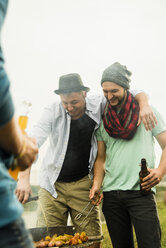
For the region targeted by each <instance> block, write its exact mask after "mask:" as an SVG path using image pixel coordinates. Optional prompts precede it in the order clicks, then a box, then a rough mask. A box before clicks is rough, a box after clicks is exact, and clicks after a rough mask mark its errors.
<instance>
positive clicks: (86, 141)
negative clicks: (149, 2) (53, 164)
mask: <svg viewBox="0 0 166 248" xmlns="http://www.w3.org/2000/svg"><path fill="white" fill-rule="evenodd" d="M94 128H95V122H94V121H93V120H92V119H91V118H90V117H89V116H87V115H86V114H84V115H83V116H82V117H81V118H79V119H77V120H71V125H70V136H69V142H68V147H67V152H66V156H65V159H64V162H63V165H62V169H61V172H60V174H59V177H58V179H57V181H62V182H73V181H77V180H79V179H81V178H82V177H84V176H86V175H88V173H89V169H88V166H89V155H90V149H91V138H92V134H93V131H94Z"/></svg>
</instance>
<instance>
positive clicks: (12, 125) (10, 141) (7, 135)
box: [0, 117, 23, 155]
mask: <svg viewBox="0 0 166 248" xmlns="http://www.w3.org/2000/svg"><path fill="white" fill-rule="evenodd" d="M22 146H23V134H22V132H21V129H20V128H19V125H18V123H17V121H16V119H15V117H13V118H12V119H11V120H10V121H9V122H8V123H7V124H5V125H4V126H2V127H1V128H0V147H1V148H3V149H4V150H6V151H8V152H11V153H12V154H13V155H18V154H19V153H20V151H21V149H22Z"/></svg>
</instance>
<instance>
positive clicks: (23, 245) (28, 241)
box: [0, 218, 34, 248]
mask: <svg viewBox="0 0 166 248" xmlns="http://www.w3.org/2000/svg"><path fill="white" fill-rule="evenodd" d="M0 247H1V248H34V245H33V241H32V238H31V236H30V234H29V232H28V230H26V228H25V225H24V221H23V220H22V218H20V219H18V220H16V221H14V222H12V223H10V224H8V225H6V226H4V227H1V228H0Z"/></svg>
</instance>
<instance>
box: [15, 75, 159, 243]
mask: <svg viewBox="0 0 166 248" xmlns="http://www.w3.org/2000/svg"><path fill="white" fill-rule="evenodd" d="M88 91H89V88H88V87H86V86H84V85H83V82H82V80H81V78H80V76H79V74H77V73H71V74H67V75H63V76H61V77H60V79H59V89H57V90H55V93H56V94H58V95H59V96H60V100H61V101H58V102H55V103H53V104H51V105H50V106H48V107H46V108H45V109H44V112H43V114H42V117H41V119H40V120H39V122H38V123H37V124H36V125H35V126H34V127H33V129H32V130H31V132H30V133H31V136H32V137H35V138H36V140H37V143H38V147H41V146H42V144H43V143H44V142H45V141H46V139H47V138H48V137H49V146H48V150H47V152H46V155H45V157H44V160H43V163H42V165H41V168H40V171H39V184H40V187H41V188H40V191H39V201H40V206H42V208H41V209H39V212H38V218H37V226H46V220H47V224H48V226H59V225H66V224H67V219H68V215H69V213H70V216H71V219H72V222H73V225H74V226H75V228H76V232H81V231H85V232H86V234H87V235H88V236H89V237H92V236H93V237H94V236H95V237H101V226H100V221H99V208H98V206H96V207H95V208H94V209H93V211H92V212H91V213H90V215H89V216H88V218H87V219H86V221H85V223H84V225H81V222H82V220H83V218H84V217H85V215H86V214H87V213H88V211H89V210H90V208H91V205H90V206H89V208H87V209H86V211H85V212H84V215H83V216H82V218H80V219H79V220H77V219H75V217H76V215H77V214H78V213H80V212H81V211H82V209H83V208H84V207H85V206H86V204H87V203H88V201H89V190H90V188H91V186H92V180H91V178H90V177H89V175H90V174H92V167H93V164H94V160H95V158H96V154H97V141H96V138H95V135H94V131H95V130H96V129H97V128H98V127H99V124H100V121H101V115H102V113H103V109H104V106H105V103H106V100H105V98H104V96H102V95H98V96H89V97H86V94H87V92H88ZM136 97H137V98H138V100H139V98H140V99H142V101H144V100H145V104H143V103H142V102H141V100H140V103H141V104H140V106H142V111H143V112H144V108H143V105H144V106H145V108H148V105H147V104H146V100H147V98H146V96H145V94H144V93H140V94H137V96H136ZM145 112H146V111H145ZM148 113H150V116H152V115H151V114H152V112H151V111H149V112H148ZM148 117H149V116H148ZM153 120H154V119H153V116H152V121H153ZM29 177H30V169H29V170H27V171H26V172H22V173H20V175H19V181H18V187H17V191H16V194H17V196H18V198H19V200H20V201H21V202H26V200H27V199H28V197H29V194H30V192H31V189H30V183H29V181H30V180H29ZM43 212H44V214H43ZM44 216H45V218H44ZM92 247H100V244H95V245H94V246H92Z"/></svg>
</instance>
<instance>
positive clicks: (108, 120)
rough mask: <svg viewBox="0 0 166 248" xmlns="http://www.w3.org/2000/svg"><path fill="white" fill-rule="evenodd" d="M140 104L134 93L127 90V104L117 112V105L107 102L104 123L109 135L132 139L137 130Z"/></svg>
mask: <svg viewBox="0 0 166 248" xmlns="http://www.w3.org/2000/svg"><path fill="white" fill-rule="evenodd" d="M138 117H139V106H138V103H137V101H136V100H135V99H134V97H133V95H132V94H131V93H130V92H129V91H127V98H126V102H125V104H124V105H123V106H122V108H121V109H120V112H119V113H117V112H116V110H115V107H112V106H111V104H109V103H107V104H106V106H105V110H104V116H103V124H104V127H105V130H106V131H107V133H108V134H109V136H111V137H113V138H121V139H127V140H130V139H132V138H133V136H134V134H135V133H136V130H137V121H138Z"/></svg>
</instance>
